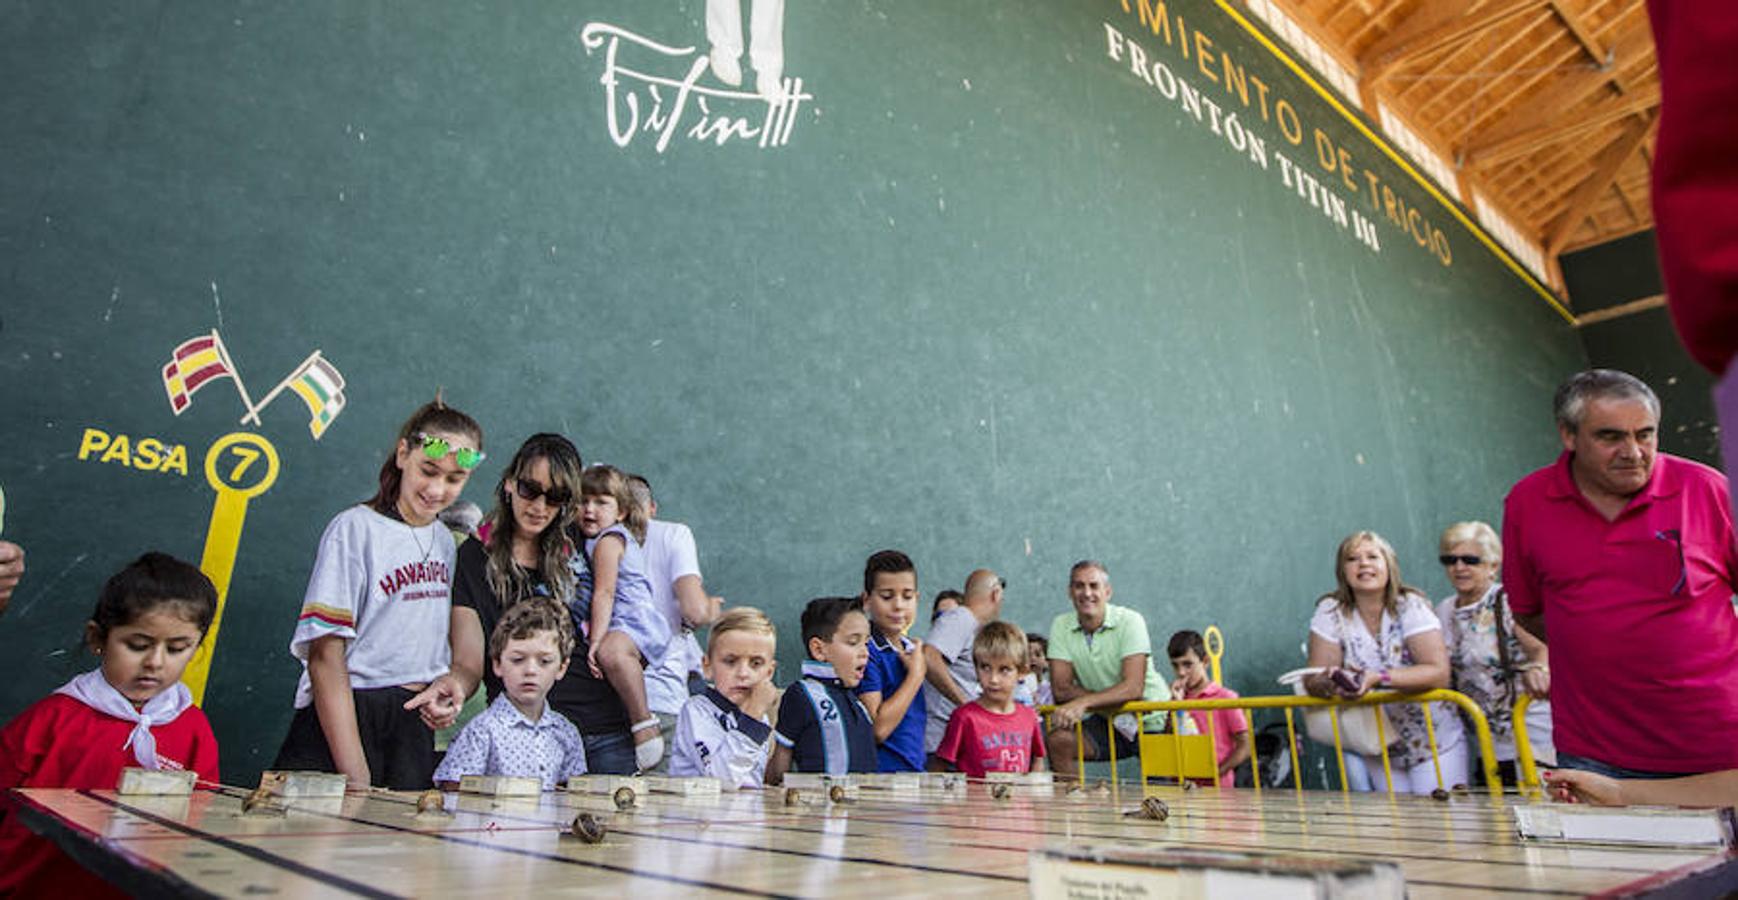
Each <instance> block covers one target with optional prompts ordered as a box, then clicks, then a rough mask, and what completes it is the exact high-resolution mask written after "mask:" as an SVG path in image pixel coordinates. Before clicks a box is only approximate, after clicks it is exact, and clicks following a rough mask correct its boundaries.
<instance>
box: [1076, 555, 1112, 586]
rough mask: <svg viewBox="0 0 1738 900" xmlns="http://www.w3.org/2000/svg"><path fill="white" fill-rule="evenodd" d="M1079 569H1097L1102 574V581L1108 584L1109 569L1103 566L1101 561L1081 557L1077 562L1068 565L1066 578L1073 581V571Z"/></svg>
mask: <svg viewBox="0 0 1738 900" xmlns="http://www.w3.org/2000/svg"><path fill="white" fill-rule="evenodd" d="M1081 569H1097V570H1098V572H1099V574H1100V575H1103V576H1104V583H1105V584H1110V570H1109V569H1107V568H1105V567H1104V563H1101V562H1099V561H1098V560H1096V559H1083V560H1081V561H1080V562H1077V563H1075V564H1074V565H1072V566H1069V567H1068V580H1069V581H1073V580H1074V573H1076V572H1078V571H1080V570H1081Z"/></svg>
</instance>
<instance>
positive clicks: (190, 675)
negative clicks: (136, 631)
mask: <svg viewBox="0 0 1738 900" xmlns="http://www.w3.org/2000/svg"><path fill="white" fill-rule="evenodd" d="M262 459H263V460H264V464H263V465H259V466H256V465H255V463H259V462H260V461H261V460H262ZM205 480H206V481H208V482H210V483H211V489H212V490H214V491H216V492H217V501H216V502H215V503H213V504H212V506H211V524H210V525H209V526H208V527H207V528H206V530H205V552H204V554H203V555H201V556H200V558H199V569H200V571H202V572H204V573H205V577H207V578H210V579H211V584H212V586H214V587H216V588H217V615H215V616H213V617H212V619H211V630H209V631H207V632H206V633H205V642H204V643H202V644H200V645H199V650H198V651H197V652H195V653H194V654H193V661H192V662H189V663H188V664H187V671H185V672H183V673H182V675H181V681H182V682H183V683H185V684H186V685H187V688H188V690H190V691H192V692H193V702H194V703H199V704H203V703H204V702H205V684H206V681H207V679H209V678H210V677H211V657H212V654H214V653H215V652H216V651H217V631H218V628H219V626H221V625H222V624H223V607H224V604H225V602H226V601H227V600H228V599H229V578H230V576H231V575H232V574H234V572H235V554H236V550H237V548H239V547H240V546H241V526H242V525H243V524H244V523H245V522H246V521H247V504H248V501H249V500H252V499H253V498H255V497H258V496H259V495H261V494H263V493H265V492H266V491H267V490H268V489H270V488H271V486H272V483H273V482H275V481H277V480H278V451H277V449H276V448H274V447H273V446H272V444H271V442H270V441H268V440H266V439H265V438H263V437H261V436H260V435H257V434H254V433H252V432H247V431H237V432H232V433H230V434H226V435H224V436H223V437H220V438H218V439H217V442H216V443H214V444H212V445H211V449H210V450H207V451H206V452H205Z"/></svg>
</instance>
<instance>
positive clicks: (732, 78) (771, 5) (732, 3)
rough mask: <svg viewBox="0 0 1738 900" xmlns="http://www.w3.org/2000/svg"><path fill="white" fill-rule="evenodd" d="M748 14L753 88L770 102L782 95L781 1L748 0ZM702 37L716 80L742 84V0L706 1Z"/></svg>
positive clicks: (783, 40)
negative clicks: (710, 55) (707, 44)
mask: <svg viewBox="0 0 1738 900" xmlns="http://www.w3.org/2000/svg"><path fill="white" fill-rule="evenodd" d="M752 4H753V5H752V6H751V7H750V9H749V14H748V38H749V43H748V60H749V63H750V64H751V65H753V66H754V72H755V80H754V88H755V90H756V91H758V92H759V93H760V95H761V96H762V97H765V98H766V99H768V100H771V101H774V102H776V101H778V100H779V99H780V98H781V97H783V95H784V72H785V36H784V33H785V0H752ZM706 40H707V42H709V43H710V44H711V45H712V72H713V74H715V75H717V76H718V80H719V81H722V82H724V83H725V84H728V85H730V86H731V87H738V86H740V85H741V84H742V63H741V62H740V60H741V58H742V0H706Z"/></svg>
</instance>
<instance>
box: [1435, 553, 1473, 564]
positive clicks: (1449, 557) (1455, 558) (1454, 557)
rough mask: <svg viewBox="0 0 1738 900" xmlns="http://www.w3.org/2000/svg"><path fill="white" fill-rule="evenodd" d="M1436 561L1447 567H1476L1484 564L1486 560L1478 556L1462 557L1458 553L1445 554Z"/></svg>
mask: <svg viewBox="0 0 1738 900" xmlns="http://www.w3.org/2000/svg"><path fill="white" fill-rule="evenodd" d="M1436 561H1437V562H1439V563H1442V564H1443V565H1445V566H1452V565H1454V564H1455V563H1465V564H1467V565H1469V566H1476V565H1478V564H1479V563H1482V562H1484V559H1483V558H1482V557H1477V556H1461V555H1460V554H1457V553H1444V554H1442V555H1441V556H1438V557H1437V558H1436Z"/></svg>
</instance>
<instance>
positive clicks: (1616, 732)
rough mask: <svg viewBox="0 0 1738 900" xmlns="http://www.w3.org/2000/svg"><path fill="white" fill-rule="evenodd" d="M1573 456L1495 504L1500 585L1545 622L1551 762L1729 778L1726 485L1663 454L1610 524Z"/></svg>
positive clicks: (1735, 642)
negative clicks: (1585, 490) (1584, 491)
mask: <svg viewBox="0 0 1738 900" xmlns="http://www.w3.org/2000/svg"><path fill="white" fill-rule="evenodd" d="M1569 462H1570V454H1569V453H1567V452H1565V453H1564V454H1563V455H1562V456H1560V457H1558V459H1557V462H1556V463H1554V464H1552V465H1550V466H1547V467H1545V468H1543V469H1540V470H1538V471H1537V472H1534V473H1532V474H1531V475H1528V476H1527V477H1526V478H1523V479H1521V481H1520V482H1519V483H1517V484H1516V485H1515V487H1514V489H1513V490H1511V491H1509V496H1508V499H1507V500H1505V501H1504V505H1503V586H1504V587H1505V588H1506V589H1507V590H1508V592H1509V605H1510V608H1512V609H1513V610H1514V611H1515V614H1516V615H1535V614H1537V613H1538V612H1539V611H1540V610H1541V609H1543V610H1544V613H1545V631H1546V633H1547V638H1548V640H1549V643H1550V646H1551V671H1552V678H1551V707H1552V714H1553V717H1554V719H1555V721H1556V743H1557V749H1558V751H1559V752H1561V753H1571V754H1574V755H1576V756H1586V757H1589V758H1591V759H1596V760H1599V761H1600V762H1604V763H1607V764H1610V765H1615V766H1622V767H1624V768H1629V769H1641V770H1646V771H1654V772H1684V773H1690V772H1710V771H1714V770H1718V769H1729V768H1738V615H1734V614H1733V610H1732V599H1731V598H1732V592H1733V583H1734V573H1738V545H1735V544H1734V537H1733V532H1732V512H1731V506H1730V504H1731V501H1730V499H1729V498H1728V496H1727V486H1726V478H1725V476H1723V475H1721V474H1720V473H1719V472H1716V471H1715V470H1713V469H1710V468H1708V467H1707V466H1704V465H1701V464H1699V463H1694V462H1691V461H1689V460H1685V459H1680V458H1678V457H1675V456H1668V455H1667V454H1664V453H1661V454H1659V455H1658V456H1656V457H1655V459H1654V469H1653V476H1652V478H1651V479H1650V480H1649V482H1648V485H1647V487H1645V488H1643V489H1642V490H1641V492H1640V493H1638V494H1637V495H1636V496H1634V497H1632V498H1630V501H1629V505H1627V506H1625V507H1624V509H1623V511H1622V512H1621V513H1619V514H1618V517H1617V520H1616V521H1614V522H1607V521H1606V520H1605V517H1604V516H1601V515H1600V514H1599V513H1598V512H1597V511H1596V510H1595V509H1594V508H1593V506H1592V504H1590V503H1588V502H1587V499H1586V498H1585V497H1583V496H1582V495H1581V492H1580V490H1579V489H1578V488H1576V486H1575V482H1574V479H1573V477H1572V476H1571V475H1570V471H1569Z"/></svg>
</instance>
